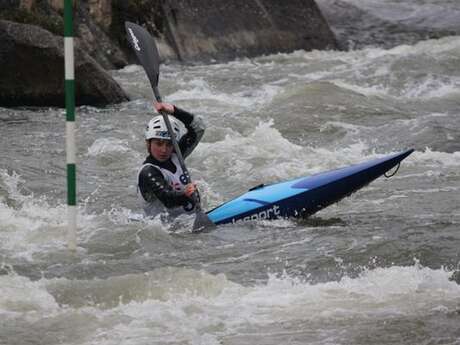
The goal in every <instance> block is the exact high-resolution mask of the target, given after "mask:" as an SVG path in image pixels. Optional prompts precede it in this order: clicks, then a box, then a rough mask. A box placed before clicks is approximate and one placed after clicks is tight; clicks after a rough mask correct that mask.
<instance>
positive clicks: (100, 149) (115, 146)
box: [88, 138, 129, 157]
mask: <svg viewBox="0 0 460 345" xmlns="http://www.w3.org/2000/svg"><path fill="white" fill-rule="evenodd" d="M128 151H129V147H128V141H127V140H125V139H117V138H99V139H96V140H95V141H94V142H93V143H92V144H91V146H90V147H89V148H88V156H93V157H95V156H99V155H105V154H114V153H125V152H128Z"/></svg>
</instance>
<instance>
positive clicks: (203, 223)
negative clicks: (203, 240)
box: [192, 210, 216, 232]
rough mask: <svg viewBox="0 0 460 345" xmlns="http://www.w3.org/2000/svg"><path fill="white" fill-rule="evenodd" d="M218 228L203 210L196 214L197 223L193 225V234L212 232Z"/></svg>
mask: <svg viewBox="0 0 460 345" xmlns="http://www.w3.org/2000/svg"><path fill="white" fill-rule="evenodd" d="M215 227H216V224H214V223H213V222H212V220H211V219H209V217H208V215H207V214H206V213H204V212H203V211H201V210H199V211H198V210H197V211H196V213H195V222H194V223H193V229H192V232H205V231H210V230H212V229H214V228H215Z"/></svg>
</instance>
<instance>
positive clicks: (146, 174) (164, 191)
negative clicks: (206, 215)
mask: <svg viewBox="0 0 460 345" xmlns="http://www.w3.org/2000/svg"><path fill="white" fill-rule="evenodd" d="M139 190H140V192H141V194H142V196H143V197H144V199H145V200H146V201H148V202H153V201H155V200H156V199H158V200H160V201H161V202H162V203H163V205H165V207H167V208H171V207H177V206H185V205H187V204H189V203H190V201H191V199H189V198H188V197H186V196H185V195H184V194H183V193H180V192H177V191H175V190H173V189H172V187H171V186H169V185H168V183H167V182H166V181H165V179H164V177H163V174H162V173H161V172H160V171H159V170H158V169H157V168H155V167H153V166H151V165H147V166H145V167H144V168H143V169H142V170H141V172H140V174H139Z"/></svg>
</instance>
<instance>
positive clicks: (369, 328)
mask: <svg viewBox="0 0 460 345" xmlns="http://www.w3.org/2000/svg"><path fill="white" fill-rule="evenodd" d="M459 66H460V36H450V37H444V38H441V39H437V40H426V41H422V42H419V43H416V44H412V45H398V46H396V47H394V48H392V49H383V48H376V47H367V48H363V49H360V50H354V51H349V52H335V51H329V52H326V51H324V52H319V51H315V52H304V51H298V52H294V53H291V54H277V55H271V56H265V57H259V58H255V59H241V60H237V61H234V62H230V63H225V64H214V65H207V66H202V65H196V66H180V65H174V64H169V65H165V66H163V67H162V72H161V82H160V89H161V91H162V93H163V96H164V98H165V100H166V101H169V102H172V103H175V104H177V105H178V106H180V107H182V108H184V109H187V110H189V111H192V112H194V113H196V114H199V115H200V116H202V117H203V118H204V120H205V122H206V123H207V126H208V129H207V132H206V134H205V136H204V138H203V141H202V143H200V145H199V146H198V147H197V149H196V151H195V152H194V153H193V154H192V155H191V156H190V157H189V159H188V160H187V164H188V166H189V168H190V170H191V174H192V176H193V177H194V178H195V180H196V181H197V182H198V184H199V186H200V189H201V190H202V194H203V195H204V196H205V200H204V204H205V205H206V207H205V208H207V209H209V208H211V207H214V206H216V205H218V204H220V203H221V202H223V201H226V200H228V199H229V198H231V197H234V196H237V195H239V194H241V193H242V192H244V191H246V190H247V189H248V188H250V187H253V186H255V185H257V184H259V183H262V182H265V183H267V182H272V181H280V180H285V179H289V178H295V177H299V176H304V175H308V174H313V173H317V172H320V171H324V170H329V169H334V168H338V167H342V166H346V165H349V164H353V163H358V162H361V161H365V160H367V159H371V158H376V157H381V156H383V155H385V154H391V153H395V152H399V151H401V150H403V149H407V148H414V149H415V152H414V153H413V154H412V155H411V156H409V157H408V158H407V159H406V160H405V161H404V162H403V163H402V165H401V167H400V169H399V172H398V173H397V174H396V175H395V176H394V177H392V178H390V179H386V178H379V179H378V180H376V181H374V182H373V183H372V184H370V185H369V186H367V187H365V188H364V189H362V190H361V191H359V192H358V193H356V194H353V195H352V196H351V197H349V198H347V199H344V200H343V201H341V202H340V203H339V204H337V205H334V206H330V207H328V208H326V209H324V210H322V211H321V212H319V213H317V214H316V215H315V216H314V217H312V218H311V219H309V220H301V221H293V220H279V221H273V222H268V221H260V222H255V223H248V224H244V225H241V224H238V225H229V226H222V227H219V228H218V229H216V230H214V231H212V232H210V233H202V234H191V233H190V223H189V222H188V220H182V221H181V222H176V223H174V224H164V223H162V222H161V221H160V220H159V219H151V220H146V219H141V220H140V221H134V220H133V219H135V218H136V217H137V215H138V214H139V213H140V212H141V211H140V209H139V207H138V204H137V199H136V198H137V197H136V186H135V183H136V173H137V169H138V168H139V166H140V164H141V163H142V161H143V158H144V156H145V154H146V152H145V147H144V143H143V140H142V132H143V128H144V125H145V124H146V123H147V121H148V120H149V118H150V117H151V116H152V107H151V103H150V99H151V97H152V96H151V91H150V89H149V86H148V82H147V79H146V77H145V76H144V73H143V71H142V69H141V68H140V67H139V66H134V65H132V66H128V67H126V68H124V69H123V70H119V71H114V72H113V75H114V77H115V78H116V79H117V80H118V81H119V82H120V83H121V85H122V86H123V88H124V89H125V90H126V91H127V92H128V93H129V95H130V96H131V97H132V98H133V100H132V101H130V102H127V103H124V104H120V105H116V106H113V107H109V108H106V109H97V108H93V107H87V106H85V107H80V108H79V109H78V113H77V127H78V134H77V138H78V166H77V171H78V198H79V217H78V249H77V251H76V252H75V253H71V252H69V251H68V250H67V248H66V236H65V231H66V227H65V225H66V182H65V181H66V179H65V150H64V130H65V115H64V111H63V110H62V109H54V108H53V109H45V108H40V109H22V110H20V109H15V110H13V109H5V108H0V126H1V127H0V131H1V137H0V144H1V148H2V149H1V151H0V344H2V345H3V344H7V345H13V344H48V345H52V344H75V345H77V344H78V345H89V344H104V345H109V344H133V345H140V344H274V345H275V344H457V345H458V344H460V285H459V282H460V277H459V276H460V275H459V273H458V272H459V269H460V267H459V266H460V264H459V263H460V225H459V224H460V206H459V205H460V193H459V190H460V121H459V115H460V69H459Z"/></svg>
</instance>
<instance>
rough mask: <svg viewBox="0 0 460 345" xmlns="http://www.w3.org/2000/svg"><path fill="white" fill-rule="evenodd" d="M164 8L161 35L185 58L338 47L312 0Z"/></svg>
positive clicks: (239, 0)
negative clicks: (162, 33)
mask: <svg viewBox="0 0 460 345" xmlns="http://www.w3.org/2000/svg"><path fill="white" fill-rule="evenodd" d="M162 6H163V13H164V15H165V17H166V18H165V30H166V32H165V35H166V37H167V38H168V40H169V41H170V43H172V44H171V45H172V47H173V48H174V49H175V50H176V53H177V55H178V57H179V59H181V60H184V61H189V60H210V59H216V60H222V59H224V60H226V59H232V58H236V57H243V56H247V57H251V56H257V55H261V54H273V53H277V52H292V51H294V50H298V49H305V50H312V49H334V48H337V43H336V40H335V37H334V34H333V33H332V31H331V30H330V29H329V27H328V25H327V23H326V21H325V20H324V18H323V16H322V15H321V12H320V11H319V9H318V7H317V5H316V3H315V1H314V0H284V1H282V2H280V1H279V0H252V1H248V0H234V1H227V0H222V1H216V0H167V1H164V2H163V5H162Z"/></svg>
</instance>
